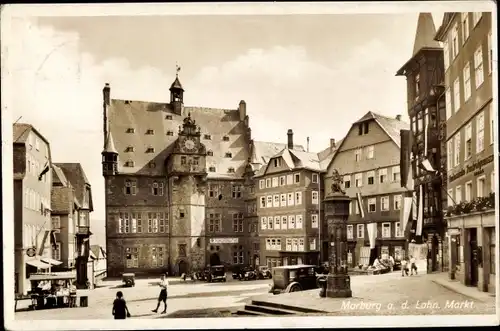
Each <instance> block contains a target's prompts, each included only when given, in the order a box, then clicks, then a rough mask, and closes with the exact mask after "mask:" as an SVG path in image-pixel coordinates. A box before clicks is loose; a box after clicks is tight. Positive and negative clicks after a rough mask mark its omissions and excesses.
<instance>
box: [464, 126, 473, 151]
mask: <svg viewBox="0 0 500 331" xmlns="http://www.w3.org/2000/svg"><path fill="white" fill-rule="evenodd" d="M471 156H472V123H468V124H467V125H466V126H465V159H466V160H468V159H469V158H470V157H471Z"/></svg>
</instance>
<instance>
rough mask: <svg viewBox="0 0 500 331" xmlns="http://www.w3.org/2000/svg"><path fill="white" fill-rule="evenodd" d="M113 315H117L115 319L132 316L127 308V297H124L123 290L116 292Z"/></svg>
mask: <svg viewBox="0 0 500 331" xmlns="http://www.w3.org/2000/svg"><path fill="white" fill-rule="evenodd" d="M112 314H113V316H115V320H124V319H126V318H127V317H130V313H129V311H128V308H127V303H126V302H125V299H123V293H122V291H118V292H116V299H115V301H114V302H113V312H112Z"/></svg>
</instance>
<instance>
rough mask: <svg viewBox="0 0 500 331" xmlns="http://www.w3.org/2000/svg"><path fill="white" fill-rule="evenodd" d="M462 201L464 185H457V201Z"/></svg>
mask: <svg viewBox="0 0 500 331" xmlns="http://www.w3.org/2000/svg"><path fill="white" fill-rule="evenodd" d="M460 202H462V187H461V186H457V187H455V203H456V204H457V205H458V204H459V203H460Z"/></svg>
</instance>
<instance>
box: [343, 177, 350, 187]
mask: <svg viewBox="0 0 500 331" xmlns="http://www.w3.org/2000/svg"><path fill="white" fill-rule="evenodd" d="M350 187H351V176H350V175H346V176H344V188H350Z"/></svg>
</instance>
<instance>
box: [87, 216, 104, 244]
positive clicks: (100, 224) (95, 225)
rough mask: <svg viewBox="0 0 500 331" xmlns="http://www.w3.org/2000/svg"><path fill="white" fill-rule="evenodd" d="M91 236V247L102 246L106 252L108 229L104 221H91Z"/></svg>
mask: <svg viewBox="0 0 500 331" xmlns="http://www.w3.org/2000/svg"><path fill="white" fill-rule="evenodd" d="M90 231H91V232H92V235H91V236H90V244H91V245H100V246H102V247H103V248H104V249H105V250H106V228H105V227H104V221H102V220H94V219H91V226H90Z"/></svg>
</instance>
